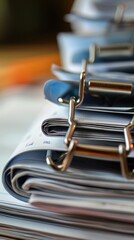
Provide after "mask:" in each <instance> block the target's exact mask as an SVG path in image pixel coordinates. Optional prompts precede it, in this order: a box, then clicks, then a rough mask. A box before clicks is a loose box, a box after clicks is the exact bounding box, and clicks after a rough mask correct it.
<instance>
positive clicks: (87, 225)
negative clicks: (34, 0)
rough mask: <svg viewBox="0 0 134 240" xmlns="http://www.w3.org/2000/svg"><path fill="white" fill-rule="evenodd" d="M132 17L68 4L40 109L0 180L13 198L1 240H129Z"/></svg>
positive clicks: (132, 214)
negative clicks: (57, 53)
mask: <svg viewBox="0 0 134 240" xmlns="http://www.w3.org/2000/svg"><path fill="white" fill-rule="evenodd" d="M133 13H134V2H133V1H131V0H128V1H125V2H124V1H122V0H113V1H112V2H110V1H106V0H84V1H82V0H76V1H74V5H73V7H72V10H71V12H70V14H68V15H67V16H66V17H65V18H66V20H67V21H69V23H70V25H71V27H72V32H71V33H59V35H58V37H57V39H58V44H59V50H60V55H61V59H62V63H63V64H62V66H56V65H53V66H52V71H53V73H54V75H55V76H56V79H51V80H48V81H47V82H46V83H45V85H44V96H45V100H44V110H43V112H42V113H41V115H40V116H39V118H38V120H37V121H35V124H34V125H33V127H32V128H31V129H30V131H29V132H28V133H27V134H26V136H25V137H24V139H23V140H22V142H21V143H20V145H19V146H18V147H17V149H16V150H15V152H14V153H13V155H12V156H11V159H10V160H9V162H8V164H7V165H6V166H5V169H4V171H3V184H4V186H5V188H6V190H7V191H8V192H9V193H10V194H11V195H12V196H13V197H14V199H18V200H15V201H16V205H15V204H12V203H10V204H9V205H8V206H7V204H6V203H5V202H4V200H3V202H2V203H1V210H0V211H1V215H2V217H1V221H2V224H1V226H3V227H1V229H0V233H1V234H2V236H3V239H4V237H5V236H6V237H9V236H10V237H12V239H70V240H72V239H83V240H89V239H90V240H126V239H127V240H132V239H134V194H133V192H134V161H133V158H134V130H133V128H134V74H133V73H134V15H133ZM19 200H21V201H19ZM22 202H24V203H22ZM27 202H28V203H27ZM15 236H16V238H15Z"/></svg>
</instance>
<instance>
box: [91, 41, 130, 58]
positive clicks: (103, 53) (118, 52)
mask: <svg viewBox="0 0 134 240" xmlns="http://www.w3.org/2000/svg"><path fill="white" fill-rule="evenodd" d="M89 52H90V54H89V56H90V57H89V63H95V61H96V59H97V57H100V58H102V59H103V60H105V58H107V57H108V59H112V58H114V60H116V58H122V57H123V58H128V59H129V60H131V59H132V60H133V59H134V44H130V43H129V44H127V43H126V44H111V45H105V46H99V45H96V44H92V45H91V46H90V48H89Z"/></svg>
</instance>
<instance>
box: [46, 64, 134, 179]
mask: <svg viewBox="0 0 134 240" xmlns="http://www.w3.org/2000/svg"><path fill="white" fill-rule="evenodd" d="M86 64H87V63H86V62H85V66H84V68H85V71H83V72H82V73H81V76H80V83H79V94H78V98H77V99H76V98H75V97H74V96H72V97H71V98H70V100H69V101H66V100H64V99H59V101H61V102H62V103H64V104H67V105H68V106H69V115H68V124H69V128H68V131H67V133H66V136H65V139H64V142H65V144H66V147H67V152H66V153H65V154H63V155H62V157H61V158H62V163H56V162H55V161H54V160H53V158H52V156H51V153H52V151H48V153H47V157H46V162H47V164H48V165H49V166H51V167H52V168H53V169H54V170H57V171H60V172H64V171H66V170H67V169H68V167H69V166H70V163H71V161H72V159H73V156H81V157H86V158H93V159H99V160H107V161H120V164H121V171H122V175H123V176H124V177H126V178H128V179H133V178H134V172H133V171H131V172H130V171H129V168H128V162H127V156H128V154H129V153H130V152H131V151H132V149H133V141H132V135H131V130H132V129H133V128H134V117H132V120H131V121H130V123H129V124H128V125H127V126H126V127H125V128H124V139H125V144H119V146H118V147H111V146H110V147H109V146H96V145H86V144H80V143H79V142H78V140H77V139H73V134H74V131H75V129H76V127H77V123H76V120H75V111H76V109H77V108H78V107H79V106H80V105H81V104H82V102H83V100H84V88H85V79H86Z"/></svg>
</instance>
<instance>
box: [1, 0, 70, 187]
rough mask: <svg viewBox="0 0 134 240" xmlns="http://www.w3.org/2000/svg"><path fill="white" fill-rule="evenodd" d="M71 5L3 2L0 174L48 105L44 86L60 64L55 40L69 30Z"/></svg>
mask: <svg viewBox="0 0 134 240" xmlns="http://www.w3.org/2000/svg"><path fill="white" fill-rule="evenodd" d="M72 3H73V1H72V0H69V1H63V0H49V1H45V0H26V1H24V0H19V1H18V0H0V136H1V138H0V175H1V173H2V169H3V167H4V166H5V164H6V162H7V161H8V160H9V158H10V156H11V154H12V152H13V151H14V150H15V148H16V147H17V145H18V144H19V142H20V141H21V139H22V138H23V136H24V135H25V134H26V132H27V131H28V129H29V128H30V127H31V125H32V124H33V122H34V121H35V120H36V117H37V116H38V114H39V112H40V111H41V109H42V108H43V106H44V95H43V85H44V82H45V80H47V79H48V78H52V73H51V64H52V63H55V64H60V56H59V51H58V47H57V42H56V36H57V33H58V32H61V31H70V27H69V24H67V23H66V22H65V21H64V15H65V14H66V13H69V11H70V8H71V6H72ZM0 189H2V182H1V181H0Z"/></svg>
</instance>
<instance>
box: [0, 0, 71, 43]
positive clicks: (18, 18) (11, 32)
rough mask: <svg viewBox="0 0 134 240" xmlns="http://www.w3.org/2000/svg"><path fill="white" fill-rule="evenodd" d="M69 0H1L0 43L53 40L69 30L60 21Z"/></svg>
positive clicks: (68, 5)
mask: <svg viewBox="0 0 134 240" xmlns="http://www.w3.org/2000/svg"><path fill="white" fill-rule="evenodd" d="M72 2H73V1H72V0H69V1H63V0H49V1H44V0H27V1H23V0H19V1H18V0H0V43H1V44H5V43H7V44H10V43H13V44H18V43H28V42H29V43H33V42H44V41H48V40H54V39H55V37H56V34H57V33H58V32H60V31H67V30H69V25H68V24H66V22H65V21H63V17H64V15H65V13H68V12H69V11H70V8H71V6H72Z"/></svg>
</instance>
